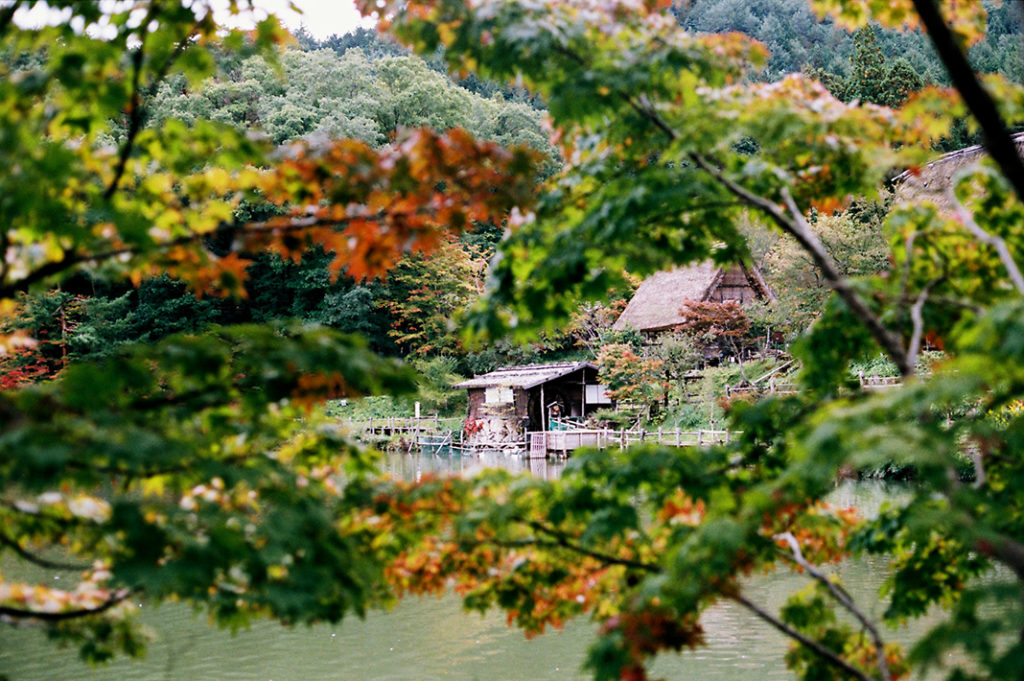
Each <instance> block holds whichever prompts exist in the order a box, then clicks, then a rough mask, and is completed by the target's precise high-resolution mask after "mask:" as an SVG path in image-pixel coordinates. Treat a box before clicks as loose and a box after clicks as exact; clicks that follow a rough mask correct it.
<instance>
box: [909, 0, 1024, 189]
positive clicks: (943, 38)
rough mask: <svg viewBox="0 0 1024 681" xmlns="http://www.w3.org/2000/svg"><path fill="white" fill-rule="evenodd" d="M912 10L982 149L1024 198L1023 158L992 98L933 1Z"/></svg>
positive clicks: (916, 4)
mask: <svg viewBox="0 0 1024 681" xmlns="http://www.w3.org/2000/svg"><path fill="white" fill-rule="evenodd" d="M912 1H913V3H914V9H916V10H917V13H918V15H919V16H920V17H921V23H923V24H924V27H925V30H926V31H927V32H928V37H929V38H931V41H932V44H933V45H934V46H935V52H936V53H937V54H938V55H939V59H941V60H942V63H943V65H944V66H945V67H946V71H947V72H948V73H949V77H950V80H952V81H953V87H955V88H956V89H957V91H958V92H959V93H960V96H961V97H962V98H963V100H964V103H965V104H966V105H967V108H968V109H970V111H971V113H972V114H973V115H974V118H975V119H977V121H978V124H979V125H980V126H981V130H982V132H983V133H984V136H985V149H986V150H988V153H989V155H990V156H991V157H992V160H994V161H995V162H996V165H998V166H999V169H1000V170H1001V171H1002V173H1003V175H1005V176H1006V179H1007V180H1009V181H1010V184H1011V185H1013V189H1014V191H1015V192H1016V193H1017V197H1018V198H1019V199H1020V200H1021V201H1024V161H1022V160H1021V157H1020V154H1019V153H1018V152H1017V146H1016V145H1015V144H1014V143H1013V138H1012V137H1011V136H1010V132H1009V131H1008V130H1007V129H1006V125H1005V124H1004V123H1003V118H1002V116H1001V115H1000V114H999V109H998V108H997V107H996V103H995V101H994V100H993V99H992V96H991V95H989V93H988V91H987V90H986V89H985V88H984V87H982V85H981V83H980V82H979V81H978V78H977V76H976V75H975V74H974V70H973V69H972V68H971V65H970V62H968V61H967V57H966V56H965V55H964V53H963V51H962V50H961V49H960V46H959V45H958V44H957V41H956V37H955V36H954V35H953V32H952V31H951V30H950V28H949V25H948V24H946V21H945V19H943V18H942V14H941V13H940V12H939V7H938V3H936V2H935V0H912Z"/></svg>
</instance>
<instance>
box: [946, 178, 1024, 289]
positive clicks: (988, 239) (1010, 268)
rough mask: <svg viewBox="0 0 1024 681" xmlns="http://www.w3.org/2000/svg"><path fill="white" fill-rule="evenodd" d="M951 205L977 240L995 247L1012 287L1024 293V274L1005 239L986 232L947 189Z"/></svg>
mask: <svg viewBox="0 0 1024 681" xmlns="http://www.w3.org/2000/svg"><path fill="white" fill-rule="evenodd" d="M946 194H947V196H948V197H949V199H950V201H952V203H953V206H954V207H955V208H956V214H957V217H959V218H960V221H961V222H963V223H964V227H966V228H967V231H968V232H970V233H971V234H972V235H973V236H974V237H975V238H976V239H977V240H978V241H980V242H982V243H984V244H988V245H989V246H991V247H992V248H994V249H996V253H997V254H998V255H999V260H1000V262H1002V263H1003V267H1005V268H1006V273H1007V274H1008V275H1009V276H1010V281H1012V282H1013V286H1014V288H1016V289H1017V293H1019V294H1021V295H1024V275H1021V271H1020V268H1019V267H1018V266H1017V262H1016V261H1015V260H1014V259H1013V254H1012V253H1010V248H1009V247H1008V246H1007V245H1006V241H1004V240H1003V238H1002V237H1000V236H998V235H996V234H991V233H989V232H986V231H985V230H984V229H983V228H982V227H981V225H979V224H978V223H977V222H975V220H974V216H973V215H971V211H969V210H967V208H966V207H965V206H964V204H962V203H960V200H959V199H958V198H956V195H955V194H953V190H952V189H949V190H947V192H946Z"/></svg>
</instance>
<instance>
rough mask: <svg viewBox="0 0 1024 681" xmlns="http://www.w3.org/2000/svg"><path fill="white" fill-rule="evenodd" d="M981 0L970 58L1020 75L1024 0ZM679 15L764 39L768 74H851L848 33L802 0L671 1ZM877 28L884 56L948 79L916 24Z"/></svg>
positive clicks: (697, 24)
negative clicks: (977, 37) (981, 22)
mask: <svg viewBox="0 0 1024 681" xmlns="http://www.w3.org/2000/svg"><path fill="white" fill-rule="evenodd" d="M984 4H985V7H986V9H987V11H988V15H989V18H988V28H987V33H986V34H985V37H984V39H983V40H981V41H980V42H978V43H977V44H975V45H973V46H972V47H971V49H970V52H969V57H970V59H971V62H972V63H973V65H974V66H975V68H976V69H977V70H978V71H980V72H982V73H999V74H1001V75H1003V76H1005V77H1006V78H1008V79H1010V80H1011V81H1013V82H1016V83H1022V82H1024V45H1022V42H1021V23H1020V13H1021V11H1022V9H1021V7H1020V5H1021V3H1018V2H1001V3H997V2H994V1H992V0H987V1H986V2H985V3H984ZM676 17H677V18H678V20H679V23H680V25H682V26H683V27H684V28H687V29H689V30H693V31H707V32H710V33H723V32H726V31H740V32H741V33H746V34H747V35H749V36H751V37H753V38H756V39H757V40H759V41H761V42H762V43H764V45H765V47H767V48H768V50H769V52H770V55H769V57H768V62H767V64H766V66H765V68H764V70H763V71H761V72H760V77H762V78H764V79H766V80H777V79H778V78H781V77H782V76H784V75H786V74H787V73H794V72H800V71H803V70H815V71H820V72H823V73H826V74H830V75H831V76H833V77H836V78H839V79H842V78H846V77H848V76H850V75H851V59H852V58H853V56H854V52H855V46H854V40H853V36H852V35H851V34H850V33H849V32H848V31H846V30H845V29H843V28H840V27H838V26H837V25H836V24H835V22H834V21H833V20H832V19H831V18H825V19H819V18H818V17H817V16H816V15H815V14H814V12H813V11H812V10H811V7H810V5H808V3H807V2H805V0H684V2H680V3H677V4H676ZM876 31H877V35H878V44H879V47H880V49H881V53H882V56H883V58H884V59H886V60H893V61H895V60H897V59H904V60H906V61H907V63H908V64H909V65H910V66H911V67H913V69H914V70H915V71H916V72H917V74H918V75H920V76H921V78H922V79H923V80H924V81H925V82H926V83H941V84H948V82H949V81H948V77H947V76H946V72H945V69H944V68H943V67H942V64H941V63H940V62H939V60H938V57H937V56H936V54H935V51H934V49H933V48H932V46H931V43H930V42H929V41H928V39H927V37H925V35H924V34H922V33H921V32H920V31H912V32H909V31H907V32H904V31H895V30H892V29H887V30H882V29H878V28H876Z"/></svg>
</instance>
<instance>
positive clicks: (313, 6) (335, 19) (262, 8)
mask: <svg viewBox="0 0 1024 681" xmlns="http://www.w3.org/2000/svg"><path fill="white" fill-rule="evenodd" d="M104 1H106V2H110V3H117V2H122V3H124V0H100V2H104ZM249 1H250V3H251V5H252V6H253V9H254V11H253V12H252V13H251V14H243V15H240V16H237V17H231V16H229V15H228V14H227V12H226V11H223V12H217V10H216V9H215V10H214V11H215V12H216V13H217V15H218V16H217V18H218V21H220V22H222V23H223V24H225V25H228V26H233V27H237V28H247V27H249V26H251V25H252V21H253V15H255V18H256V19H262V18H263V17H265V16H266V15H267V14H268V13H272V14H276V15H277V16H278V17H279V18H280V19H281V21H282V23H284V25H285V26H287V27H288V28H289V29H290V30H292V31H297V30H298V29H299V28H300V27H302V26H305V27H306V30H307V31H309V32H310V33H311V34H312V35H313V36H314V37H315V38H320V39H323V38H327V37H329V36H332V35H335V34H337V35H342V34H345V33H349V32H350V31H352V30H354V29H356V28H357V27H359V26H365V27H367V28H369V27H371V26H373V24H374V22H373V21H369V20H366V19H363V18H362V17H361V16H360V14H359V12H358V11H357V10H356V6H355V3H354V2H353V0H249ZM4 4H6V0H0V6H3V5H4ZM210 4H211V5H213V6H214V7H217V5H221V4H222V6H225V7H226V6H227V2H226V1H225V0H210ZM290 5H295V7H297V8H298V9H299V10H300V12H296V11H293V10H292V9H290ZM57 17H59V14H57V13H56V12H54V11H53V10H51V9H49V8H48V7H46V6H45V4H42V5H36V6H34V7H33V8H32V11H31V12H26V11H24V10H20V11H19V12H18V13H17V14H15V21H16V22H17V23H18V24H19V25H21V26H38V25H41V24H46V23H48V22H51V21H54V20H55V19H57ZM90 33H91V31H90ZM101 35H102V33H101Z"/></svg>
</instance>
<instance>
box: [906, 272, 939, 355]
mask: <svg viewBox="0 0 1024 681" xmlns="http://www.w3.org/2000/svg"><path fill="white" fill-rule="evenodd" d="M945 278H946V275H945V274H943V275H942V276H940V277H936V278H934V279H932V280H931V281H929V282H928V283H927V284H926V285H925V287H924V289H922V290H921V293H920V295H918V296H917V300H915V301H914V304H913V305H912V306H911V308H910V319H911V322H912V323H913V325H914V330H913V333H912V334H911V336H910V344H909V346H908V347H907V361H908V362H910V363H911V364H916V363H917V354H918V352H920V350H921V336H922V335H923V334H924V314H923V313H924V304H925V302H927V300H928V296H929V294H931V292H932V289H933V288H935V287H936V286H937V285H938V284H940V283H941V282H942V281H944V280H945Z"/></svg>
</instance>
